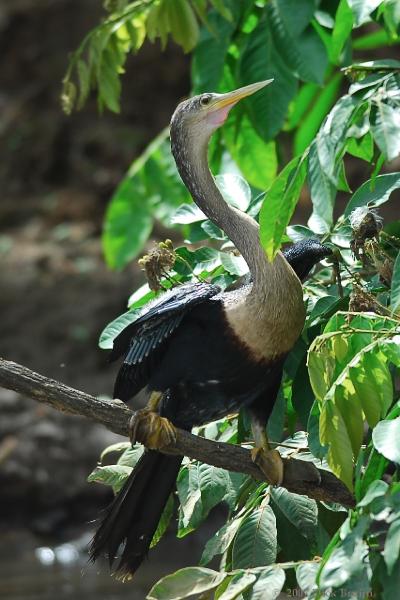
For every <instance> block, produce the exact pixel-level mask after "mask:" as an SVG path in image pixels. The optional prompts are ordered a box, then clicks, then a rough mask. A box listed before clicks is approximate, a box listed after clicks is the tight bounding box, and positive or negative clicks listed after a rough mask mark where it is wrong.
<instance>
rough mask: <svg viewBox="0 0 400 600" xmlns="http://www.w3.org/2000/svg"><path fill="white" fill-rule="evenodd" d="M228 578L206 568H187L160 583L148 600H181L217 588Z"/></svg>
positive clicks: (224, 574) (152, 590)
mask: <svg viewBox="0 0 400 600" xmlns="http://www.w3.org/2000/svg"><path fill="white" fill-rule="evenodd" d="M225 577H227V575H226V573H217V571H213V570H212V569H206V568H204V567H186V568H185V569H179V571H176V572H175V573H172V575H167V576H166V577H163V578H162V579H160V581H158V582H157V583H156V584H155V585H154V586H153V587H152V588H151V590H150V592H149V593H148V595H147V600H181V599H182V598H189V597H190V596H194V595H196V594H201V593H204V592H207V591H209V590H213V589H214V588H216V587H217V586H218V585H219V584H220V583H221V582H222V581H223V580H224V579H225Z"/></svg>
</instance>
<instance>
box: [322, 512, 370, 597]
mask: <svg viewBox="0 0 400 600" xmlns="http://www.w3.org/2000/svg"><path fill="white" fill-rule="evenodd" d="M368 523H369V517H361V518H360V519H359V521H358V523H357V525H356V526H355V527H354V529H353V530H352V531H351V532H350V533H348V534H347V535H346V537H345V538H344V540H343V541H342V542H341V544H339V545H338V546H337V547H336V548H334V550H333V552H332V554H331V555H330V557H329V559H328V560H327V562H326V563H325V565H324V567H323V569H322V572H321V574H320V577H319V582H320V586H321V588H322V589H327V588H329V587H331V586H332V587H339V586H340V585H343V584H344V583H346V582H347V581H349V579H350V578H351V577H354V576H357V575H359V574H361V573H363V571H364V568H365V566H364V561H365V558H366V556H367V554H368V546H367V544H366V543H365V541H364V540H363V535H364V533H365V531H366V529H367V527H368ZM343 529H344V526H342V530H343Z"/></svg>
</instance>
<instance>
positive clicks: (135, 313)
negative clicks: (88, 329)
mask: <svg viewBox="0 0 400 600" xmlns="http://www.w3.org/2000/svg"><path fill="white" fill-rule="evenodd" d="M140 315H141V311H139V310H128V312H126V313H124V314H123V315H120V316H119V317H117V318H116V319H114V320H113V321H111V323H109V324H108V325H107V326H106V327H105V328H104V329H103V331H102V332H101V334H100V338H99V347H100V348H101V349H102V350H112V347H113V343H114V339H115V338H116V337H117V335H118V334H119V333H121V331H122V330H123V329H125V327H128V325H130V324H131V323H134V322H135V321H136V320H137V319H138V318H139V316H140Z"/></svg>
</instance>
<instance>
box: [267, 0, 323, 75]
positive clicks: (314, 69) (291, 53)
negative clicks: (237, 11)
mask: <svg viewBox="0 0 400 600" xmlns="http://www.w3.org/2000/svg"><path fill="white" fill-rule="evenodd" d="M291 4H292V3H288V2H287V0H273V1H272V2H271V3H269V4H268V5H267V10H268V13H269V17H270V22H271V31H272V34H273V37H274V42H275V45H276V47H277V48H279V50H280V54H281V57H282V58H283V60H284V61H285V63H286V65H287V66H288V67H289V68H290V70H291V72H292V73H294V74H295V75H296V77H298V78H300V79H302V80H304V81H310V82H314V83H319V84H322V83H323V81H324V75H325V71H326V67H327V66H328V58H327V54H326V50H325V46H324V44H323V43H322V41H321V39H320V37H319V35H318V34H317V32H316V31H315V30H314V28H313V27H311V26H308V27H306V28H304V29H303V30H302V31H299V30H298V28H297V33H293V30H294V28H293V27H292V25H293V14H291V11H293V10H295V12H296V13H297V12H298V11H299V4H297V8H295V9H294V7H293V6H291ZM302 4H308V7H309V8H311V6H312V5H313V4H314V3H313V2H305V3H302ZM300 11H301V8H300Z"/></svg>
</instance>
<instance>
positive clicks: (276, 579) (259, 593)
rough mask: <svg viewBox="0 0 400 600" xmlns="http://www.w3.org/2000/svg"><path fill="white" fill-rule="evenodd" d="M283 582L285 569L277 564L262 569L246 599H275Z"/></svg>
mask: <svg viewBox="0 0 400 600" xmlns="http://www.w3.org/2000/svg"><path fill="white" fill-rule="evenodd" d="M284 583H285V571H284V570H283V569H281V568H280V567H278V566H273V567H266V568H264V569H262V571H261V574H260V575H259V576H258V579H257V581H256V583H255V584H254V585H253V588H252V590H251V592H250V593H249V594H248V595H246V600H275V598H278V596H279V594H280V593H281V591H282V588H283V584H284Z"/></svg>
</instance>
